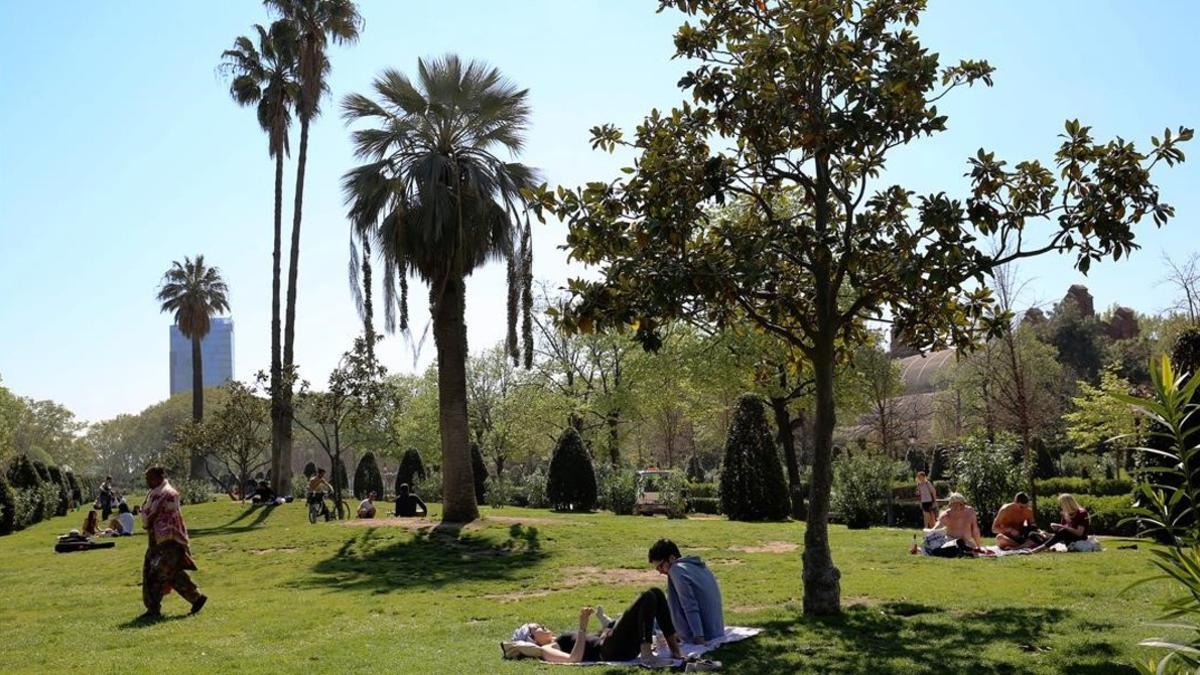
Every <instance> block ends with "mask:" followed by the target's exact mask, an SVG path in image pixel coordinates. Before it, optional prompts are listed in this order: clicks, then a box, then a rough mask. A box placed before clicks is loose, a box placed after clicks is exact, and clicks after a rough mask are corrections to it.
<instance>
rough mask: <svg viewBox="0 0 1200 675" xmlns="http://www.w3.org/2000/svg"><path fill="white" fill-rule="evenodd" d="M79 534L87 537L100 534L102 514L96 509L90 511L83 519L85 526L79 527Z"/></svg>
mask: <svg viewBox="0 0 1200 675" xmlns="http://www.w3.org/2000/svg"><path fill="white" fill-rule="evenodd" d="M79 534H81V535H83V536H85V537H98V536H100V514H99V513H97V512H96V510H95V509H92V510H91V511H88V514H87V516H85V517H84V519H83V527H81V528H80V529H79Z"/></svg>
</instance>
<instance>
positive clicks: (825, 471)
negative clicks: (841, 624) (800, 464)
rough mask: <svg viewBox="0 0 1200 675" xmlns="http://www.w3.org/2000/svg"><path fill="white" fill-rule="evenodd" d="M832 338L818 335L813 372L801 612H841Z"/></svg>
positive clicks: (831, 336) (823, 613) (827, 334)
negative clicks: (834, 522)
mask: <svg viewBox="0 0 1200 675" xmlns="http://www.w3.org/2000/svg"><path fill="white" fill-rule="evenodd" d="M833 342H834V336H833V334H832V333H830V332H824V333H822V334H820V335H818V337H817V340H816V343H817V344H816V345H815V347H816V350H815V355H814V356H815V358H814V359H813V370H814V375H815V384H816V395H817V405H816V419H815V420H814V422H813V431H814V434H813V435H814V439H813V446H814V447H813V463H812V484H811V485H810V486H809V492H808V523H807V527H805V530H804V556H803V557H804V572H803V579H804V613H805V614H810V615H825V614H837V613H838V612H840V611H841V583H840V579H841V572H839V571H838V568H837V567H835V566H834V564H833V555H832V554H831V553H830V551H829V492H830V489H831V488H832V486H833V429H834V425H835V424H836V423H837V420H836V417H835V403H834V398H833V358H834V350H833Z"/></svg>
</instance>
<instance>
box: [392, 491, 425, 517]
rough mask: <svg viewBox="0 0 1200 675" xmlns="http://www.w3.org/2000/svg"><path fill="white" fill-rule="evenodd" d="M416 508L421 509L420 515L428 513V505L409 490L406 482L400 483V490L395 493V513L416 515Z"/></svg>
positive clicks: (402, 515)
mask: <svg viewBox="0 0 1200 675" xmlns="http://www.w3.org/2000/svg"><path fill="white" fill-rule="evenodd" d="M418 508H419V509H420V510H421V515H422V516H428V515H429V507H427V506H425V502H423V501H421V498H420V497H418V496H417V495H415V494H413V493H411V492H409V489H408V483H401V484H400V490H399V491H398V492H397V493H396V515H397V516H401V517H404V518H411V517H413V516H415V515H417V509H418Z"/></svg>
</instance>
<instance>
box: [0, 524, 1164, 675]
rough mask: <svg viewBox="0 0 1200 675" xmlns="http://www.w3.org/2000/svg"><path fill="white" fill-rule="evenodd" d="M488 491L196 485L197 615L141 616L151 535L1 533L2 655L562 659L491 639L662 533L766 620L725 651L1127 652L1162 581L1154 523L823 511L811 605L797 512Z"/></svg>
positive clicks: (1105, 655) (243, 666)
mask: <svg viewBox="0 0 1200 675" xmlns="http://www.w3.org/2000/svg"><path fill="white" fill-rule="evenodd" d="M434 510H435V513H436V511H437V507H436V505H435V506H434ZM484 513H485V515H486V516H487V518H486V520H484V521H483V522H482V523H478V524H476V525H473V526H471V527H468V528H467V529H465V530H463V531H454V530H439V529H435V528H434V527H433V526H434V525H435V523H432V522H425V523H423V524H424V525H425V526H426V527H423V528H421V529H405V528H401V527H396V526H393V525H389V524H388V523H386V521H385V522H381V526H378V527H362V526H354V525H347V524H342V523H329V524H318V525H309V524H308V523H307V522H306V520H305V518H304V508H303V506H302V505H301V504H294V505H286V506H282V507H278V508H275V509H273V510H263V509H253V510H251V509H246V508H245V507H243V506H241V505H239V504H236V503H230V502H221V503H213V504H206V505H201V506H194V507H187V508H186V509H185V515H186V517H187V520H188V525H189V527H190V528H191V531H192V536H193V542H192V547H193V552H194V554H195V556H196V559H197V561H198V563H199V565H200V568H201V569H200V571H199V572H198V573H197V574H196V579H197V581H198V582H199V584H200V586H201V588H202V589H203V590H204V591H205V592H206V593H207V594H208V595H209V596H210V598H211V599H210V601H209V603H208V607H207V608H206V609H205V610H204V612H203V613H201V614H200V615H198V616H195V617H187V616H186V610H187V605H186V604H185V603H184V602H183V601H182V600H180V599H179V598H178V597H176V596H170V597H168V598H167V601H166V603H165V606H164V611H165V613H166V614H167V619H166V620H164V621H162V622H159V623H156V624H152V625H139V624H137V623H136V622H133V621H132V619H133V618H134V617H136V616H137V615H138V614H139V613H141V611H142V607H141V595H140V588H139V582H140V570H141V560H142V553H143V547H144V540H143V539H142V538H141V537H134V538H130V539H121V540H119V543H118V544H117V548H116V549H115V550H107V551H92V552H87V553H73V554H65V555H56V554H54V553H53V552H52V544H53V535H54V534H55V533H57V532H59V531H62V530H65V529H68V528H69V527H73V526H76V525H77V524H76V523H75V521H77V520H80V521H81V520H82V512H80V513H79V514H72V515H71V516H70V517H68V518H58V519H55V520H53V521H51V522H49V523H42V524H40V525H38V526H35V527H33V528H31V529H29V530H27V531H24V532H20V533H17V534H15V535H12V536H9V537H5V538H2V539H0V626H2V627H3V628H2V629H0V636H2V642H3V647H2V649H0V671H2V672H6V673H7V672H48V671H51V670H64V669H69V670H72V671H73V670H77V669H82V668H85V667H86V668H88V669H89V670H93V671H95V672H151V671H157V672H168V671H170V672H179V671H185V672H216V671H217V670H218V669H234V668H236V669H237V670H239V671H243V672H247V671H248V672H282V671H292V672H298V671H301V670H306V671H327V672H335V671H336V672H343V673H349V672H368V671H383V670H389V671H398V672H409V673H481V672H495V673H517V672H521V673H525V672H533V671H547V670H549V671H554V669H556V668H559V667H558V666H546V665H542V664H537V663H534V662H530V661H522V662H515V663H514V662H504V661H502V660H501V659H500V650H499V648H498V643H499V641H500V640H501V639H502V638H504V637H505V636H507V635H508V634H509V632H510V631H511V630H512V628H513V627H514V626H516V625H517V624H519V623H521V622H524V621H527V620H537V621H543V622H545V623H548V624H550V625H552V626H559V627H570V626H571V625H572V624H573V623H574V620H575V617H576V614H577V609H578V608H579V607H580V606H582V605H586V604H595V603H602V604H604V605H605V607H606V608H607V609H610V610H611V611H612V613H617V612H619V611H620V608H622V607H623V606H624V604H625V603H627V602H628V601H629V600H630V599H632V597H633V596H634V594H635V592H636V591H637V590H638V589H640V588H642V587H645V586H647V585H649V584H651V583H661V578H660V577H657V575H656V574H654V573H653V572H652V571H650V570H648V569H647V566H646V565H645V564H644V561H645V555H646V549H647V547H648V545H649V544H650V543H651V542H652V541H653V540H654V539H655V538H656V537H659V536H667V537H671V538H672V539H674V540H675V541H676V542H679V543H680V544H681V545H682V546H683V547H684V548H685V549H686V550H689V551H697V552H699V553H700V554H701V555H703V556H704V557H705V558H706V559H707V560H708V561H709V563H710V564H711V565H712V566H713V568H714V569H715V570H716V573H717V575H718V577H719V579H720V581H721V585H722V589H723V591H724V595H725V606H726V623H730V624H739V625H753V626H762V627H764V628H766V629H767V632H766V634H765V635H764V636H760V637H758V638H755V639H753V640H750V641H747V642H745V643H742V644H739V645H734V646H730V647H727V648H725V649H722V650H720V651H719V652H717V654H716V658H718V659H720V660H722V661H724V662H725V664H726V667H727V671H728V672H733V673H768V672H798V671H801V670H803V671H805V672H822V673H823V672H875V673H879V672H921V671H929V672H938V673H957V672H974V673H992V672H996V673H1000V672H1075V673H1086V672H1095V673H1102V672H1103V673H1112V672H1121V671H1122V670H1130V668H1129V666H1128V664H1129V663H1131V662H1132V661H1133V660H1135V659H1138V660H1140V659H1144V658H1145V657H1146V655H1147V652H1146V650H1142V649H1140V648H1137V647H1136V646H1135V645H1136V643H1137V641H1138V640H1139V639H1141V638H1143V637H1146V636H1147V635H1149V634H1151V633H1153V632H1154V631H1155V629H1153V628H1151V627H1148V626H1146V625H1145V622H1147V621H1150V620H1153V618H1154V616H1155V611H1156V610H1155V608H1156V603H1157V602H1159V601H1160V600H1162V599H1163V596H1164V594H1165V593H1166V592H1167V591H1168V590H1169V589H1168V588H1166V587H1165V586H1163V585H1158V584H1155V585H1148V586H1143V587H1140V588H1138V589H1135V590H1134V591H1132V592H1130V593H1129V594H1127V595H1123V596H1120V597H1118V596H1117V592H1118V591H1119V590H1120V589H1121V588H1123V587H1124V586H1126V585H1127V584H1128V583H1130V582H1131V581H1133V580H1135V579H1137V578H1139V577H1140V576H1143V575H1145V574H1146V573H1147V572H1148V571H1149V570H1150V563H1149V557H1150V556H1149V555H1148V554H1147V544H1145V543H1141V544H1140V546H1139V549H1138V550H1118V549H1117V545H1118V544H1123V543H1126V542H1123V541H1118V540H1112V541H1109V542H1107V544H1108V550H1106V551H1105V552H1104V553H1100V554H1074V555H1065V554H1055V555H1042V556H1035V557H1010V558H1006V559H1002V560H934V559H928V558H920V557H915V556H910V555H908V550H907V549H908V546H909V544H910V543H911V538H912V532H911V531H905V530H887V529H873V530H869V531H866V532H851V531H847V530H845V529H844V528H841V527H834V528H833V530H832V539H833V547H834V553H835V558H836V559H837V561H838V563H839V565H840V567H841V569H842V574H843V579H842V590H843V597H844V600H845V604H846V606H847V609H846V612H845V613H844V614H843V615H842V616H840V617H838V618H835V619H826V620H809V619H804V618H802V617H801V614H800V608H799V598H800V597H801V589H800V582H799V578H800V555H799V550H797V549H795V548H794V545H795V544H796V543H799V542H801V541H802V538H803V529H804V526H803V524H799V523H784V524H745V523H731V522H727V521H724V520H716V519H706V520H695V519H694V520H682V521H668V520H665V519H662V518H653V519H652V518H640V517H614V516H611V515H607V514H598V515H582V516H567V515H557V514H551V513H548V512H545V511H533V510H526V509H503V510H498V511H497V510H493V509H490V508H488V509H485V511H484ZM789 549H790V550H789ZM555 672H557V671H555ZM589 672H593V671H589ZM597 672H598V671H597Z"/></svg>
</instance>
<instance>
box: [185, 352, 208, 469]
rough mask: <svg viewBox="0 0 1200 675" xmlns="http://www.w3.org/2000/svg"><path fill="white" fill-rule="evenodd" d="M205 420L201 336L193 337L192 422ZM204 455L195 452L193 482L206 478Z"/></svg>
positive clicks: (191, 467)
mask: <svg viewBox="0 0 1200 675" xmlns="http://www.w3.org/2000/svg"><path fill="white" fill-rule="evenodd" d="M203 419H204V363H203V359H202V358H201V356H200V336H199V335H193V336H192V421H193V422H195V423H197V424H199V423H200V422H201V420H203ZM204 459H205V457H204V453H202V452H200V451H198V450H193V451H192V457H191V464H190V466H189V468H188V475H189V476H190V477H191V478H192V480H203V478H204Z"/></svg>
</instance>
